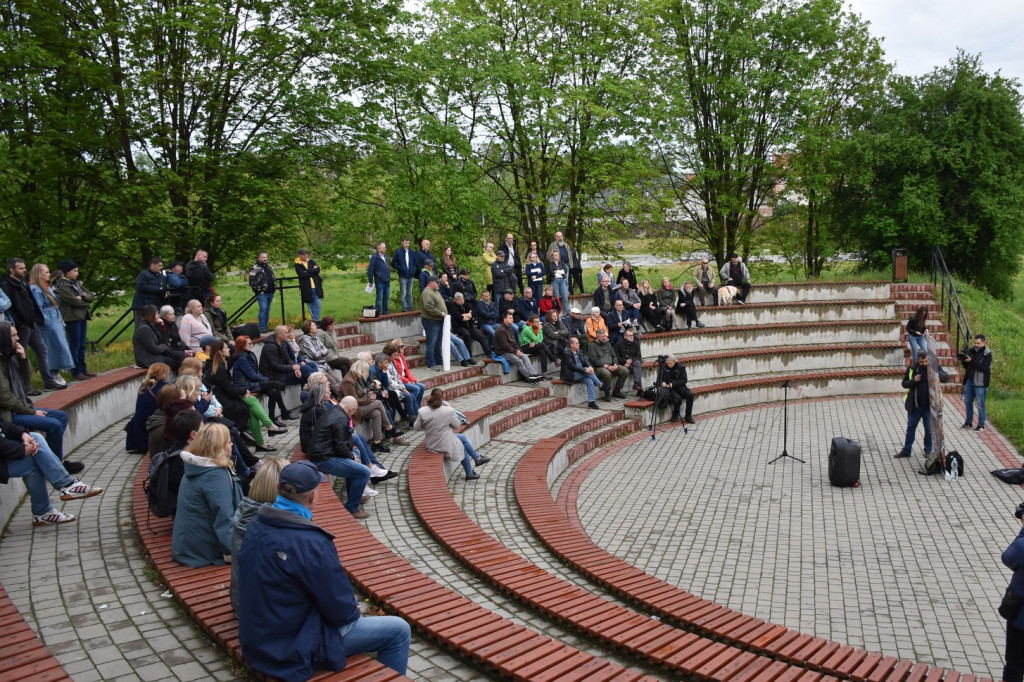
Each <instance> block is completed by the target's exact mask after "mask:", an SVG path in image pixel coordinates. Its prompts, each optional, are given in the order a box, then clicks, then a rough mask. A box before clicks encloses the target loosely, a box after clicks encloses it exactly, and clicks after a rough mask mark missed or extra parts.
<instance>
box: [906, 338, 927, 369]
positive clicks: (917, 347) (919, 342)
mask: <svg viewBox="0 0 1024 682" xmlns="http://www.w3.org/2000/svg"><path fill="white" fill-rule="evenodd" d="M907 341H909V342H910V364H911V365H916V364H917V354H918V353H928V342H927V341H926V340H925V337H924V336H923V335H922V336H913V335H910V334H908V335H907Z"/></svg>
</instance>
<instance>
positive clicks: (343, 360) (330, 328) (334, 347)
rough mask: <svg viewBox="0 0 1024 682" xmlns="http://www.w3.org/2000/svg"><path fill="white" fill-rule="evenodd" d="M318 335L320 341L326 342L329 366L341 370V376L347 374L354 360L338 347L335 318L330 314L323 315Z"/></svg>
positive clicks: (318, 327)
mask: <svg viewBox="0 0 1024 682" xmlns="http://www.w3.org/2000/svg"><path fill="white" fill-rule="evenodd" d="M316 335H317V338H319V339H320V342H321V343H323V344H324V348H326V349H327V364H328V366H330V368H331V369H336V370H338V371H339V372H341V376H345V374H346V373H347V372H348V370H349V368H350V367H351V366H352V362H351V361H350V360H349V359H348V357H347V356H345V354H344V353H342V352H341V349H340V348H338V335H337V333H336V332H335V329H334V318H333V317H331V316H329V315H328V316H325V317H321V318H320V324H318V325H317V330H316Z"/></svg>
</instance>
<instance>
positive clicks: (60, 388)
mask: <svg viewBox="0 0 1024 682" xmlns="http://www.w3.org/2000/svg"><path fill="white" fill-rule="evenodd" d="M67 387H68V385H67V384H64V385H63V386H61V385H60V384H58V383H57V382H55V381H51V382H50V383H48V384H45V385H44V386H43V389H44V390H46V391H63V390H64V389H65V388H67Z"/></svg>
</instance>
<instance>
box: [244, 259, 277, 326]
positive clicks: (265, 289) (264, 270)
mask: <svg viewBox="0 0 1024 682" xmlns="http://www.w3.org/2000/svg"><path fill="white" fill-rule="evenodd" d="M275 286H277V279H276V278H275V277H274V268H272V267H270V263H269V262H268V258H267V252H266V251H260V252H259V255H257V256H256V263H255V264H254V265H253V266H252V268H251V269H250V270H249V287H250V288H251V289H252V293H254V294H256V303H257V304H258V305H259V307H260V313H259V326H260V334H266V333H267V332H268V331H269V330H270V327H269V326H268V325H269V324H270V304H271V303H273V302H274V287H275Z"/></svg>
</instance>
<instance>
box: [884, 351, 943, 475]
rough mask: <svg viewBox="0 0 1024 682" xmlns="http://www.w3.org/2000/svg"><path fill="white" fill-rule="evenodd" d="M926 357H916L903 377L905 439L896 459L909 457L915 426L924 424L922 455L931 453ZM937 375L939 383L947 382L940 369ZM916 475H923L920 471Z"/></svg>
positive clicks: (928, 379)
mask: <svg viewBox="0 0 1024 682" xmlns="http://www.w3.org/2000/svg"><path fill="white" fill-rule="evenodd" d="M928 364H929V361H928V355H927V353H921V354H920V355H919V356H917V364H916V365H914V366H913V367H908V368H907V373H906V374H905V375H904V376H903V384H902V385H903V388H905V389H907V394H906V396H904V398H903V404H904V407H906V409H907V437H906V440H905V441H904V443H903V449H902V450H900V451H899V452H897V453H896V454H895V457H896V458H897V459H899V458H901V457H910V451H911V449H912V448H913V447H914V435H915V433H916V432H917V425H918V424H919V423H921V422H924V455H925V457H927V456H928V455H930V454H931V453H932V413H931V402H930V396H929V390H928V386H929V384H930V374H929V372H928ZM935 369H936V371H937V373H938V375H939V383H943V384H944V383H946V382H947V381H949V375H948V374H946V372H945V371H943V369H942V368H941V367H936V368H935ZM918 473H922V474H924V473H925V471H924V470H921V471H920V472H918Z"/></svg>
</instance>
